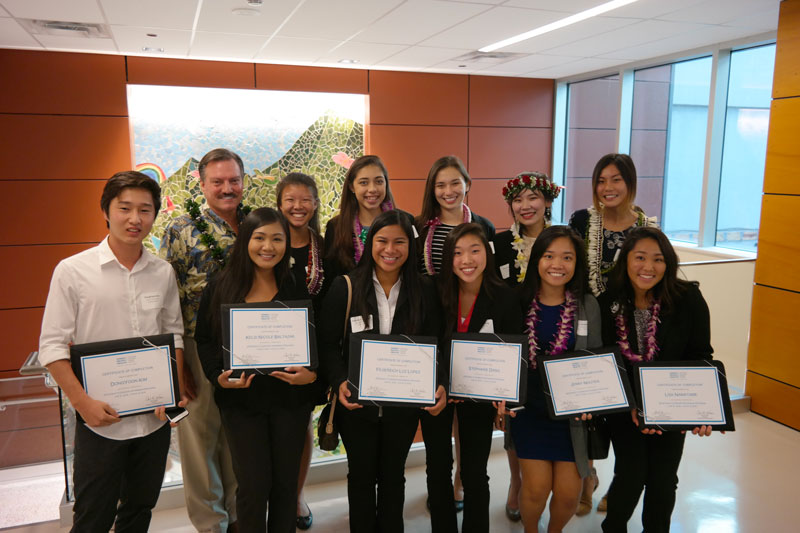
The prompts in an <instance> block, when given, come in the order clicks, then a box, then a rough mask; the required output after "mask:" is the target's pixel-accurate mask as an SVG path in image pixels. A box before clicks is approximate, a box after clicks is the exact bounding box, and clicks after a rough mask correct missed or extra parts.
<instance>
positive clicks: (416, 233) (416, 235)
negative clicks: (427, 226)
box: [411, 225, 419, 239]
mask: <svg viewBox="0 0 800 533" xmlns="http://www.w3.org/2000/svg"><path fill="white" fill-rule="evenodd" d="M411 229H413V230H414V238H415V239H419V232H418V231H417V227H416V226H414V225H412V226H411Z"/></svg>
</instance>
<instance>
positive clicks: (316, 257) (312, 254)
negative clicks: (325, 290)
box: [306, 228, 325, 296]
mask: <svg viewBox="0 0 800 533" xmlns="http://www.w3.org/2000/svg"><path fill="white" fill-rule="evenodd" d="M308 232H309V235H310V237H311V243H310V246H309V247H308V268H307V272H306V286H307V287H308V294H310V295H311V296H315V295H316V294H317V293H318V292H319V290H320V289H321V288H322V280H323V279H325V272H324V271H323V270H322V259H321V257H320V253H319V237H318V236H317V234H316V233H314V231H313V230H312V229H311V228H308Z"/></svg>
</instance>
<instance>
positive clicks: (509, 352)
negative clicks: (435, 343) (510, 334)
mask: <svg viewBox="0 0 800 533" xmlns="http://www.w3.org/2000/svg"><path fill="white" fill-rule="evenodd" d="M521 355H522V346H521V345H519V344H505V343H499V342H480V341H467V340H455V339H454V340H453V341H451V343H450V395H451V396H456V397H464V398H476V399H477V398H480V399H484V400H496V401H501V400H506V401H508V402H519V397H520V394H519V378H520V376H519V372H520V363H519V359H520V357H521Z"/></svg>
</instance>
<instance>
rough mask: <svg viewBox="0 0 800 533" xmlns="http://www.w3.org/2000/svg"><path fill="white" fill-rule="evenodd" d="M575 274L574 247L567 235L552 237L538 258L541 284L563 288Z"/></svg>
mask: <svg viewBox="0 0 800 533" xmlns="http://www.w3.org/2000/svg"><path fill="white" fill-rule="evenodd" d="M574 275H575V247H574V246H573V245H572V241H571V240H570V239H569V238H567V237H559V238H557V239H554V240H553V242H551V243H550V246H548V247H547V250H545V252H544V254H542V257H541V259H539V278H540V279H541V281H542V286H543V287H544V286H548V287H550V288H563V287H565V286H566V285H567V283H569V281H570V280H571V279H572V276H574Z"/></svg>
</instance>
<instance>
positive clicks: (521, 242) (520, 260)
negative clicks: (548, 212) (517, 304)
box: [511, 222, 550, 283]
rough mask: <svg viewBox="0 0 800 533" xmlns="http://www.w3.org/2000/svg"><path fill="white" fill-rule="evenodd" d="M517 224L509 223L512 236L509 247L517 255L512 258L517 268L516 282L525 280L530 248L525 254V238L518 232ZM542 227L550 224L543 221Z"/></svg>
mask: <svg viewBox="0 0 800 533" xmlns="http://www.w3.org/2000/svg"><path fill="white" fill-rule="evenodd" d="M519 226H520V224H519V222H514V223H513V224H511V235H512V236H513V237H514V238H513V240H512V241H511V247H512V248H513V249H514V251H516V252H517V256H516V258H515V259H514V268H516V269H517V270H519V274H517V283H522V282H523V281H525V274H526V273H527V272H528V259H530V250H531V249H532V248H530V249H528V253H527V254H526V253H525V239H524V238H523V237H522V234H520V232H519ZM544 227H545V228H548V227H550V224H548V223H547V222H545V223H544Z"/></svg>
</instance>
